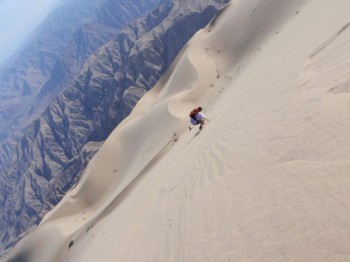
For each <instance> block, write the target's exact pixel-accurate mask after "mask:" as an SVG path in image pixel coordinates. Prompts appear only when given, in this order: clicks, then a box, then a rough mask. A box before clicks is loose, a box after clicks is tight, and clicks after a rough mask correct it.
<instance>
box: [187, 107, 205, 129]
mask: <svg viewBox="0 0 350 262" xmlns="http://www.w3.org/2000/svg"><path fill="white" fill-rule="evenodd" d="M202 110H203V108H202V107H200V106H199V107H197V108H194V109H193V110H192V111H191V113H190V122H191V124H192V125H200V126H199V129H200V130H201V129H202V128H203V125H204V123H205V115H204V114H203V112H202ZM191 129H192V128H191V127H190V130H191Z"/></svg>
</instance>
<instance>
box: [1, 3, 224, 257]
mask: <svg viewBox="0 0 350 262" xmlns="http://www.w3.org/2000/svg"><path fill="white" fill-rule="evenodd" d="M93 2H94V1H91V3H90V4H91V5H93ZM102 2H103V1H99V2H98V3H100V4H101V5H100V6H98V8H97V11H96V12H93V14H94V15H93V16H92V18H91V17H90V16H91V13H92V11H91V10H93V9H89V8H86V9H84V8H83V11H84V10H85V11H84V12H85V13H84V12H83V14H80V13H79V16H80V18H79V19H76V20H74V19H73V18H72V21H73V20H74V23H73V22H72V23H70V24H69V26H67V27H60V28H61V29H60V30H57V31H55V30H54V29H53V28H55V25H56V23H59V22H56V23H54V22H52V21H51V22H50V23H47V24H44V25H43V26H42V27H41V28H40V30H44V28H46V29H47V28H51V30H52V32H55V33H56V34H57V37H58V36H60V37H61V38H60V39H61V41H62V42H63V41H66V42H67V44H66V45H64V44H63V43H62V44H61V45H58V46H57V47H56V48H53V47H52V46H51V45H50V44H49V43H52V42H55V39H53V38H49V37H48V38H43V37H40V36H41V35H40V34H38V36H37V38H35V40H37V41H33V44H32V45H33V46H35V45H38V47H36V48H34V47H33V50H37V51H35V52H36V54H38V55H37V56H35V55H33V54H32V53H29V52H24V54H25V55H24V58H26V59H27V60H26V59H24V58H23V59H24V61H26V62H25V63H24V62H23V64H21V66H18V67H17V66H16V63H14V65H13V68H12V72H13V73H12V76H13V77H12V78H11V77H4V78H1V79H6V81H4V80H2V82H1V83H2V86H5V87H6V88H4V90H6V92H4V94H7V95H8V97H7V98H8V99H6V96H2V97H1V100H0V104H1V105H7V108H5V107H4V108H1V109H0V112H1V121H2V122H1V128H2V130H1V132H2V133H1V138H2V141H3V143H2V146H1V150H0V158H1V160H0V166H1V169H0V170H1V171H0V172H1V184H0V203H1V206H2V207H3V208H2V212H1V213H0V217H1V220H0V221H1V222H0V229H1V232H2V233H1V236H0V238H1V240H0V241H1V243H2V245H1V246H2V250H0V252H4V251H5V250H6V249H9V248H10V247H11V246H13V244H14V243H15V242H16V241H17V240H18V239H19V238H20V237H21V236H23V234H25V232H27V230H28V229H30V228H31V227H32V226H34V225H36V224H38V223H39V222H40V220H41V219H42V217H43V216H44V215H45V214H46V213H47V212H48V211H49V210H50V209H51V208H52V207H53V206H54V205H56V204H57V203H58V202H59V201H60V199H61V198H62V196H63V195H64V194H65V193H66V192H67V191H68V190H69V189H70V188H71V187H72V186H74V184H76V183H77V181H78V180H79V175H80V174H81V173H82V171H83V169H84V168H85V166H86V164H87V163H88V161H89V160H90V159H91V157H92V155H93V154H94V153H96V151H97V150H98V149H99V147H100V145H101V144H102V143H103V141H104V140H105V139H106V137H107V136H108V135H109V134H110V132H111V131H112V130H113V129H114V128H115V126H116V125H117V124H118V123H119V122H120V121H121V120H122V119H124V118H125V116H127V115H128V114H129V112H130V111H131V109H132V108H133V106H134V105H135V104H136V102H137V101H138V100H139V98H140V97H142V95H143V94H144V93H145V92H146V91H147V90H149V89H150V88H151V87H152V86H153V85H154V84H155V83H156V82H157V81H158V80H159V78H160V77H161V76H162V75H163V74H164V73H165V72H166V70H167V69H168V68H169V67H170V65H171V63H172V62H173V60H174V58H175V56H176V55H177V54H178V52H179V51H180V50H181V49H182V48H183V46H184V45H185V44H186V42H187V41H188V40H189V38H190V37H191V36H192V35H193V34H194V33H195V32H196V31H198V30H199V29H200V28H203V27H204V26H205V25H207V24H208V22H209V21H210V20H211V19H212V18H213V17H214V16H215V15H216V14H217V12H218V10H219V9H220V8H221V7H222V6H223V5H224V4H225V3H227V2H228V0H205V1H204V0H191V1H176V0H164V1H162V2H161V3H160V4H159V5H158V7H157V8H155V9H154V10H153V11H152V12H150V13H149V14H148V15H147V16H146V17H145V18H142V19H139V20H135V22H133V23H131V24H129V25H128V26H127V27H124V28H123V29H122V30H117V28H118V27H121V26H122V25H123V24H126V23H127V18H128V17H130V14H134V17H136V16H138V15H141V10H144V11H143V12H145V10H146V11H147V8H146V7H149V6H151V5H152V4H155V2H156V1H141V0H140V1H136V0H135V1H133V2H135V5H130V1H106V2H105V3H103V5H102ZM95 3H96V1H95ZM76 4H77V6H75V8H76V9H74V10H78V9H79V1H76ZM83 6H84V7H85V5H83ZM131 6H132V7H131ZM138 11H139V12H138ZM59 12H63V11H62V9H61V10H59V11H56V13H55V15H57V16H58V17H61V19H62V21H61V22H62V23H66V22H67V21H66V20H65V19H64V15H61V16H60V15H59ZM63 13H65V12H63ZM73 13H74V12H73ZM89 13H90V15H89ZM68 14H69V12H68ZM65 15H67V13H65ZM69 17H74V15H71V16H69ZM80 19H81V20H80ZM119 19H120V20H119ZM53 21H56V20H53ZM57 21H58V20H57ZM80 21H84V23H83V25H81V24H80ZM86 21H88V22H86ZM74 27H76V30H73V29H72V28H74ZM73 32H74V33H73ZM71 37H73V39H71ZM41 38H42V39H41ZM40 39H41V40H40ZM62 39H63V40H62ZM39 40H40V41H39ZM102 43H105V44H103V45H102V46H101V44H102ZM44 47H45V48H44ZM46 48H49V49H50V50H51V48H52V50H53V51H54V52H53V53H52V52H51V51H50V52H49V54H47V53H45V50H47V49H46ZM28 50H30V48H29V49H28ZM35 52H33V53H35ZM33 57H34V58H35V59H34V58H33ZM17 59H19V57H17ZM33 60H34V62H33V63H31V61H33ZM18 61H19V60H18ZM39 65H40V66H39ZM24 69H25V70H24ZM10 71H11V70H9V69H7V70H5V73H7V74H8V73H9V72H10ZM17 71H18V72H22V73H23V75H22V76H21V77H19V76H18V75H16V73H17ZM48 72H50V73H48ZM24 76H25V77H24ZM3 83H6V85H4V84H3ZM13 87H15V88H14V89H13ZM13 90H15V91H13ZM24 97H26V99H25V100H21V101H26V102H25V103H22V102H21V104H20V105H19V102H18V101H19V100H20V98H21V99H22V98H24ZM2 101H4V103H3V102H2ZM33 105H34V106H33ZM28 109H30V110H28ZM27 110H28V111H27ZM27 112H28V113H27ZM29 120H30V121H29ZM3 123H9V124H10V123H11V125H12V127H13V128H17V129H16V130H18V128H19V127H24V128H23V130H22V131H20V132H16V133H15V135H13V136H11V137H9V132H8V131H10V130H11V126H9V125H5V124H4V125H3ZM24 123H25V124H24Z"/></svg>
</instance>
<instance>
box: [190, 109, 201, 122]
mask: <svg viewBox="0 0 350 262" xmlns="http://www.w3.org/2000/svg"><path fill="white" fill-rule="evenodd" d="M199 112H200V111H199V109H198V108H194V109H193V110H192V111H191V112H190V118H193V119H194V120H197V119H196V115H197V114H198V113H199Z"/></svg>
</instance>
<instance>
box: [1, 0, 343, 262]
mask: <svg viewBox="0 0 350 262" xmlns="http://www.w3.org/2000/svg"><path fill="white" fill-rule="evenodd" d="M349 10H350V2H349V1H348V0H336V1H334V0H310V1H306V0H305V1H301V0H299V1H296V0H295V1H287V0H286V1H281V0H260V1H258V0H237V1H232V3H231V5H229V6H228V7H227V8H226V9H225V11H224V12H222V13H221V14H220V16H219V17H218V18H217V19H216V20H215V21H213V23H212V24H211V25H209V26H208V27H207V28H206V29H205V30H202V31H200V32H198V33H197V34H196V36H195V37H194V38H193V39H192V40H191V41H190V42H189V44H188V46H187V47H186V48H184V50H183V51H182V53H181V54H180V56H179V57H178V58H177V60H176V62H175V64H174V65H173V67H172V69H171V71H170V72H169V73H168V74H167V75H165V76H164V78H163V79H162V80H161V81H160V82H159V83H158V85H157V86H156V87H155V88H154V89H153V90H152V91H150V92H149V93H148V94H146V96H145V97H144V98H143V99H142V100H141V101H140V102H139V103H138V105H137V106H136V108H135V110H134V111H133V113H132V114H131V116H130V117H129V118H128V119H126V120H125V121H124V122H123V123H122V124H121V125H120V126H119V127H117V128H116V130H115V131H114V132H113V133H112V134H111V136H110V137H109V138H108V140H107V141H106V143H105V144H104V146H103V147H102V148H101V150H100V152H99V153H98V154H97V155H96V156H95V157H94V159H93V160H92V161H91V163H90V164H89V166H88V168H87V169H86V171H85V173H84V176H83V178H82V179H81V181H80V183H79V184H78V186H77V187H76V188H75V189H74V190H72V191H71V192H70V193H68V194H67V196H66V197H65V198H64V200H63V201H62V202H61V203H60V204H59V205H58V206H57V207H56V208H55V209H54V210H53V211H52V212H50V214H48V216H46V218H45V220H44V221H43V222H42V224H41V225H40V226H39V227H38V228H37V230H35V231H34V232H32V233H31V234H29V235H28V236H27V237H25V238H24V239H23V240H22V241H21V242H20V243H19V245H17V246H16V247H15V249H14V250H13V252H12V253H10V255H9V256H8V258H11V257H16V256H17V258H20V257H21V256H22V258H25V260H23V261H33V262H41V261H42V262H48V261H65V262H66V261H67V262H68V261H71V262H78V261H83V262H89V261H101V262H102V261H106V262H113V261H136V262H139V261H160V262H163V261H176V262H177V261H189V262H193V261H200V262H203V261H215V262H216V261H350V248H349V243H350V201H349V200H350V173H349V170H350V162H349V155H350V117H349V116H350V72H349V71H350V16H349ZM197 105H201V106H203V107H205V109H206V112H205V113H206V114H207V116H208V118H209V120H210V122H207V124H206V126H205V128H204V129H203V131H202V132H201V133H198V132H197V130H198V129H197V127H196V128H195V129H194V130H192V131H191V132H189V131H188V129H187V128H188V121H189V119H188V113H189V111H190V110H191V109H192V108H193V107H194V106H197ZM173 132H176V133H177V134H178V135H179V140H178V141H177V142H175V141H173V139H172V136H173ZM72 241H73V242H72ZM69 245H71V247H70V248H69ZM18 261H19V260H18Z"/></svg>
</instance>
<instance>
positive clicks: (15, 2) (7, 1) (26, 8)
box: [0, 0, 59, 63]
mask: <svg viewBox="0 0 350 262" xmlns="http://www.w3.org/2000/svg"><path fill="white" fill-rule="evenodd" d="M58 1H59V0H0V63H1V62H3V60H4V59H6V58H8V57H9V56H10V55H12V54H13V53H14V52H15V51H16V49H17V48H18V47H19V46H20V45H21V43H23V41H24V40H25V39H26V37H28V35H29V34H30V33H31V32H32V30H33V29H34V28H35V27H36V26H37V25H38V24H39V23H40V22H41V21H42V20H43V19H44V18H45V16H46V15H47V14H48V13H49V11H50V10H51V9H52V8H53V7H54V6H55V4H56V3H57V2H58Z"/></svg>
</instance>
